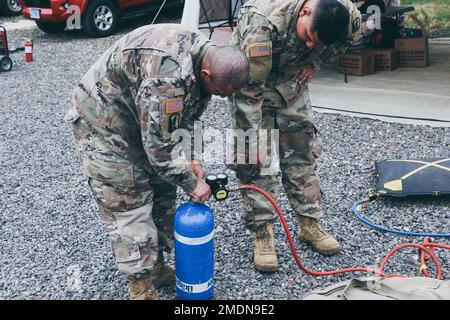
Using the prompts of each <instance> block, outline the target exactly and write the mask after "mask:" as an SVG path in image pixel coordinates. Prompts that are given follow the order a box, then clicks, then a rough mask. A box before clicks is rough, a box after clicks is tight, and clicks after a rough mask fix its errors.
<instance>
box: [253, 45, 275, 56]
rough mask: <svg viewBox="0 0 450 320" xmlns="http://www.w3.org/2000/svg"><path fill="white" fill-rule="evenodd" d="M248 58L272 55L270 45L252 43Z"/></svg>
mask: <svg viewBox="0 0 450 320" xmlns="http://www.w3.org/2000/svg"><path fill="white" fill-rule="evenodd" d="M249 50H250V57H252V58H255V57H267V56H270V55H271V54H272V44H270V43H254V44H252V45H251V46H250V49H249Z"/></svg>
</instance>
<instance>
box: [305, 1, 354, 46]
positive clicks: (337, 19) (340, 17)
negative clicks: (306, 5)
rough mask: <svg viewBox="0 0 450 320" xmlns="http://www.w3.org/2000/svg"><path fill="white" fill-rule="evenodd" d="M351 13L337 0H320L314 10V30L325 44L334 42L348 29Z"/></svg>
mask: <svg viewBox="0 0 450 320" xmlns="http://www.w3.org/2000/svg"><path fill="white" fill-rule="evenodd" d="M349 21H350V13H349V12H348V10H347V8H346V7H345V6H344V5H343V4H342V3H340V2H339V1H337V0H318V2H317V4H316V6H315V8H314V12H313V25H312V29H313V31H315V32H317V36H318V38H319V40H320V42H322V43H323V44H327V45H329V44H333V43H336V42H337V41H339V40H340V39H342V38H343V36H344V35H345V33H346V32H347V30H348V24H349Z"/></svg>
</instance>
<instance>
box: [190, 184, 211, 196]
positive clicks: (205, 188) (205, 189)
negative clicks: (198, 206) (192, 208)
mask: <svg viewBox="0 0 450 320" xmlns="http://www.w3.org/2000/svg"><path fill="white" fill-rule="evenodd" d="M190 196H191V197H192V201H194V202H205V201H207V200H208V199H209V198H210V197H211V189H210V188H209V185H208V184H207V183H206V182H205V181H203V180H201V179H198V181H197V186H196V187H195V189H194V191H192V192H191V193H190Z"/></svg>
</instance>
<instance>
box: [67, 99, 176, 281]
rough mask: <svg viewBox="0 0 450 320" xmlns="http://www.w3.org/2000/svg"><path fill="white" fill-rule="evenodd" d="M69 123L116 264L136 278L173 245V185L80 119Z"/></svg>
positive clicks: (145, 271)
mask: <svg viewBox="0 0 450 320" xmlns="http://www.w3.org/2000/svg"><path fill="white" fill-rule="evenodd" d="M85 102H86V101H85ZM72 123H73V129H74V134H75V141H76V147H77V149H78V151H79V153H80V156H81V162H82V166H83V172H84V174H85V175H87V176H88V182H89V186H90V188H91V190H92V192H93V195H94V199H95V202H96V203H97V205H98V208H99V211H100V216H101V219H102V220H103V222H104V223H105V226H106V230H107V232H108V234H109V237H110V240H111V243H112V248H113V251H114V255H115V260H116V263H117V266H118V268H119V270H120V271H121V272H122V273H123V274H124V275H125V276H126V277H127V278H140V277H141V276H143V275H144V274H145V273H147V272H149V271H151V270H152V269H153V267H154V265H155V263H156V260H157V258H158V254H159V253H162V252H163V251H164V250H165V251H170V250H171V249H172V248H173V217H174V212H175V202H176V186H174V185H170V184H168V183H166V182H164V181H162V180H161V179H159V178H158V177H157V176H156V174H154V173H152V170H151V169H148V168H146V169H143V168H142V165H139V166H138V165H136V163H133V162H131V161H129V160H127V159H125V158H124V157H122V156H120V155H118V154H117V153H116V152H114V151H113V150H112V149H111V145H110V143H109V142H108V141H107V140H108V139H106V138H105V137H104V136H103V135H102V134H101V133H99V132H98V131H96V130H95V129H93V128H92V127H91V125H90V124H88V123H87V122H86V121H85V119H83V118H79V119H74V120H73V121H72ZM139 152H142V151H136V153H139Z"/></svg>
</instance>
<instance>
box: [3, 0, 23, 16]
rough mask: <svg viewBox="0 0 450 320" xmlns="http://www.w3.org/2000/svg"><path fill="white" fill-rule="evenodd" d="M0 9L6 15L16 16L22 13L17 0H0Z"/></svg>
mask: <svg viewBox="0 0 450 320" xmlns="http://www.w3.org/2000/svg"><path fill="white" fill-rule="evenodd" d="M0 11H1V12H3V14H5V15H6V16H18V15H20V14H21V13H22V8H21V7H20V4H19V0H3V1H0Z"/></svg>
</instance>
